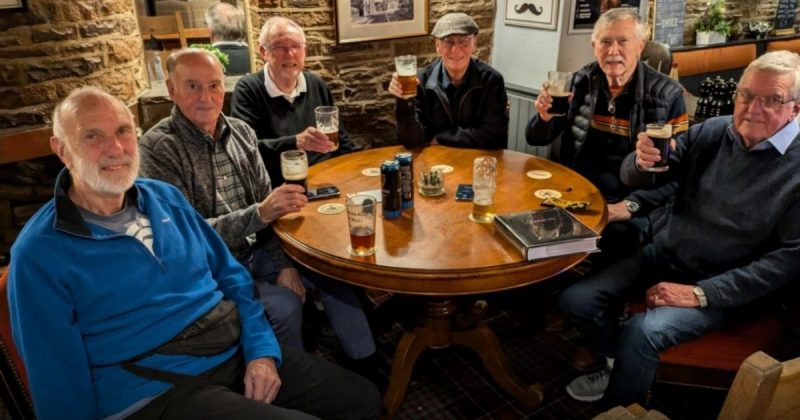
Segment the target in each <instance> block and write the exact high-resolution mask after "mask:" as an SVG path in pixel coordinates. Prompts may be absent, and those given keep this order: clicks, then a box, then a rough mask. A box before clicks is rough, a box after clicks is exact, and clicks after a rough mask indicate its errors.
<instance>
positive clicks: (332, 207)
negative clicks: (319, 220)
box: [317, 203, 344, 214]
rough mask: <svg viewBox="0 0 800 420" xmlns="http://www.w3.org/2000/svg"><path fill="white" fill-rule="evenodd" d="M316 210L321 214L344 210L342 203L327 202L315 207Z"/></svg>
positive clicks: (336, 212) (337, 212)
mask: <svg viewBox="0 0 800 420" xmlns="http://www.w3.org/2000/svg"><path fill="white" fill-rule="evenodd" d="M317 211H318V212H320V213H322V214H339V213H341V212H343V211H344V204H339V203H328V204H323V205H321V206H319V207H317Z"/></svg>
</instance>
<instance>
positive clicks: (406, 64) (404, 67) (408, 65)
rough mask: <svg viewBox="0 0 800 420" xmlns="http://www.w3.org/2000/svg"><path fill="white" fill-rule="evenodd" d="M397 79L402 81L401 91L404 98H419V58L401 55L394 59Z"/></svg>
mask: <svg viewBox="0 0 800 420" xmlns="http://www.w3.org/2000/svg"><path fill="white" fill-rule="evenodd" d="M394 65H395V69H396V70H397V79H398V80H399V81H400V89H402V91H403V97H404V98H406V99H408V98H413V97H414V96H417V56H415V55H401V56H399V57H395V58H394Z"/></svg>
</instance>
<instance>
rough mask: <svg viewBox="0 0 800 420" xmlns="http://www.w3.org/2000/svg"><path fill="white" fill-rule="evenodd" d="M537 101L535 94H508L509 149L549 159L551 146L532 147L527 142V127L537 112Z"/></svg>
mask: <svg viewBox="0 0 800 420" xmlns="http://www.w3.org/2000/svg"><path fill="white" fill-rule="evenodd" d="M535 100H536V96H534V95H533V94H528V93H517V92H508V102H509V110H508V119H509V121H508V148H509V149H510V150H516V151H518V152H523V153H528V154H531V155H536V156H539V157H543V158H547V159H549V158H550V146H531V145H529V144H528V143H527V142H526V141H525V126H527V125H528V121H530V120H531V117H532V116H533V113H534V112H536V109H535V108H534V107H533V101H535Z"/></svg>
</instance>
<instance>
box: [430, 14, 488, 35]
mask: <svg viewBox="0 0 800 420" xmlns="http://www.w3.org/2000/svg"><path fill="white" fill-rule="evenodd" d="M477 33H478V24H477V23H475V19H473V18H471V17H469V16H467V15H466V14H464V13H448V14H446V15H444V16H442V17H441V18H440V19H439V20H438V21H436V25H434V26H433V31H431V35H433V37H434V38H444V37H446V36H450V35H474V34H477Z"/></svg>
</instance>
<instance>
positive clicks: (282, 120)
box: [231, 17, 353, 186]
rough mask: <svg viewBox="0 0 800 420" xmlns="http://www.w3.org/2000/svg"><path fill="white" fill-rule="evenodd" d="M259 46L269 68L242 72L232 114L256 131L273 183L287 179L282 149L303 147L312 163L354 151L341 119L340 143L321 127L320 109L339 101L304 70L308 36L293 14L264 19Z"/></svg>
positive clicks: (237, 84)
mask: <svg viewBox="0 0 800 420" xmlns="http://www.w3.org/2000/svg"><path fill="white" fill-rule="evenodd" d="M258 40H259V46H258V51H259V54H261V57H262V58H263V59H264V62H266V65H265V66H264V70H263V71H258V72H255V73H252V74H249V75H247V76H244V77H242V78H241V79H239V81H238V82H237V83H236V87H235V88H234V90H233V96H232V97H231V116H233V117H235V118H238V119H240V120H242V121H244V122H246V123H247V124H248V125H249V126H250V127H252V128H253V130H254V131H255V132H256V137H257V138H258V150H259V152H260V153H261V158H262V159H263V160H264V164H265V165H266V166H267V172H268V173H269V177H270V179H271V180H272V183H273V185H276V186H277V185H281V184H282V183H283V175H282V174H281V163H280V154H281V152H283V151H285V150H292V149H300V150H305V151H306V152H307V153H308V161H309V163H310V164H314V163H317V162H320V161H322V160H325V159H328V158H330V157H331V156H335V155H339V154H342V153H345V152H348V151H351V150H353V146H352V143H351V141H350V136H348V135H347V132H346V131H345V130H344V128H343V126H342V124H341V123H340V124H339V147H338V149H337V148H336V146H335V145H334V143H333V142H331V141H330V139H328V136H327V135H325V134H324V133H323V132H321V131H320V130H317V128H316V119H315V117H314V108H316V107H318V106H323V105H325V106H330V105H334V103H333V95H331V91H330V89H328V86H327V85H326V84H325V82H324V81H323V80H322V78H320V77H319V76H317V75H316V74H314V73H311V72H308V71H304V70H303V68H304V67H305V59H306V36H305V34H304V32H303V28H301V27H300V25H298V24H297V23H296V22H294V21H293V20H291V19H287V18H284V17H272V18H270V19H267V21H266V22H264V26H263V27H262V28H261V34H260V35H259V38H258Z"/></svg>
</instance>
